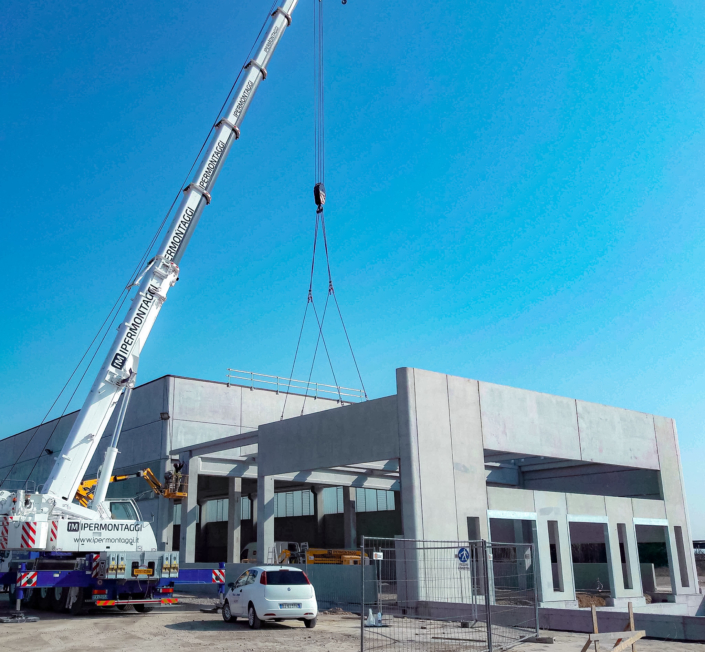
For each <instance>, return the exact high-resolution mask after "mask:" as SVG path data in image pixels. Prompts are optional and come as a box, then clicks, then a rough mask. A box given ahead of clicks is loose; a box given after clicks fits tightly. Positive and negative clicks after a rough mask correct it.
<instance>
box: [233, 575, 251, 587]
mask: <svg viewBox="0 0 705 652" xmlns="http://www.w3.org/2000/svg"><path fill="white" fill-rule="evenodd" d="M249 574H250V571H245V572H244V573H243V574H242V575H240V577H238V578H237V582H235V588H236V589H239V588H242V587H243V586H245V584H247V576H248V575H249Z"/></svg>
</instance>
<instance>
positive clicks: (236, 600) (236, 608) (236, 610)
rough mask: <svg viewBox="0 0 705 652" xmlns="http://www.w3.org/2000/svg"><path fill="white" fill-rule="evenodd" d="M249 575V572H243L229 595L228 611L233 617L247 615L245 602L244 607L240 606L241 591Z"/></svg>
mask: <svg viewBox="0 0 705 652" xmlns="http://www.w3.org/2000/svg"><path fill="white" fill-rule="evenodd" d="M249 573H250V571H245V572H244V573H243V574H242V575H240V577H238V578H237V581H236V582H235V586H234V587H233V589H232V591H231V593H230V611H231V612H232V614H233V616H245V615H247V602H245V606H244V607H243V606H242V600H243V598H242V590H243V588H244V587H245V584H246V583H247V576H248V575H249Z"/></svg>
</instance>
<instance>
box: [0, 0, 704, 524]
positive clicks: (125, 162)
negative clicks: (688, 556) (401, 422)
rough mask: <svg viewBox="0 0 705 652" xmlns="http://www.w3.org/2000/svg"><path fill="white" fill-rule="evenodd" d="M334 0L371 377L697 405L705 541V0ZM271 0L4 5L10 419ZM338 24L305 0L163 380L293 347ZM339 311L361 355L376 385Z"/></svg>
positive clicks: (1, 126) (45, 401) (111, 278)
mask: <svg viewBox="0 0 705 652" xmlns="http://www.w3.org/2000/svg"><path fill="white" fill-rule="evenodd" d="M326 1H327V2H328V4H327V6H326V32H327V33H326V92H327V97H326V107H327V116H326V120H327V179H326V180H327V188H328V198H329V200H328V204H327V209H328V210H327V220H328V229H329V237H330V241H331V247H332V255H333V273H334V276H335V280H336V281H337V282H336V288H337V293H338V297H339V300H340V302H341V305H342V307H343V309H344V313H345V315H346V318H347V319H346V320H347V323H348V327H349V331H350V334H351V337H352V339H353V342H354V344H355V348H356V352H357V354H358V358H359V361H360V364H361V367H362V371H363V378H364V379H365V382H366V384H367V389H368V392H369V394H370V395H371V396H373V397H376V396H383V395H386V394H391V393H393V392H394V391H395V385H394V369H395V368H396V367H400V366H415V367H423V368H427V369H432V370H436V371H441V372H448V373H451V374H457V375H460V376H466V377H470V378H478V379H481V380H487V381H491V382H496V383H502V384H506V385H513V386H517V387H524V388H529V389H533V390H538V391H543V392H549V393H554V394H561V395H565V396H570V397H576V398H580V399H585V400H588V401H596V402H600V403H606V404H610V405H616V406H620V407H625V408H630V409H635V410H641V411H644V412H651V413H656V414H664V415H667V416H672V417H675V418H676V420H677V423H678V426H679V435H680V441H681V451H682V457H683V464H684V472H685V477H686V483H687V490H688V497H689V503H690V508H691V513H692V515H693V529H694V535H695V536H697V537H701V538H705V523H704V522H703V517H704V516H705V506H703V505H702V493H703V488H704V486H705V474H703V473H702V460H703V454H704V453H705V443H703V436H702V433H703V415H704V414H705V397H704V395H703V381H704V380H705V374H704V372H703V370H704V369H705V353H704V350H703V341H704V333H703V324H704V323H705V293H704V292H703V289H702V288H703V277H704V272H705V235H704V234H703V229H702V216H703V212H704V211H703V209H704V206H703V204H704V203H705V195H704V194H703V189H702V188H703V182H702V179H703V176H704V173H705V142H704V141H705V130H704V129H703V113H704V111H705V93H704V86H703V79H705V76H704V72H705V70H704V68H705V62H704V57H705V6H703V4H702V3H701V2H696V1H692V2H689V1H686V0H683V1H675V2H668V1H665V0H661V1H657V2H650V3H646V2H644V3H634V2H626V1H624V2H622V1H610V2H602V3H598V2H579V1H575V2H565V3H560V4H558V3H553V2H539V3H537V2H533V1H531V2H530V1H515V2H506V1H501V2H500V1H496V2H492V1H483V2H470V3H468V2H459V1H455V0H449V1H447V2H443V3H438V2H428V1H426V2H420V1H418V0H406V1H405V2H401V1H400V0H387V1H385V2H370V1H369V0H349V2H348V4H347V5H346V6H342V5H341V4H340V2H338V0H326ZM268 7H269V0H257V1H254V0H252V1H248V2H221V1H220V0H214V1H213V2H210V3H199V4H195V3H192V2H187V1H185V0H169V1H168V2H166V1H157V2H151V3H144V2H135V1H134V0H127V1H126V2H122V3H108V4H106V3H104V2H92V1H90V0H89V1H87V2H81V3H77V2H72V1H71V0H69V1H67V2H61V3H56V2H48V1H42V0H36V1H34V2H31V3H26V2H18V1H16V0H10V2H9V3H6V4H5V9H4V10H3V21H2V24H1V25H0V40H1V41H2V43H3V47H2V48H1V49H0V83H1V86H0V97H1V98H2V101H1V102H0V147H1V148H2V152H3V156H2V159H1V161H0V165H1V166H2V170H0V184H2V197H3V209H2V224H3V237H2V238H1V239H0V247H1V253H2V259H3V262H4V283H3V310H2V312H1V316H0V334H1V335H2V341H3V346H2V347H1V348H0V368H2V391H1V392H0V414H2V417H3V418H2V422H1V423H0V436H6V435H10V434H12V433H15V432H17V431H20V430H22V429H24V428H27V427H30V426H32V425H34V424H36V423H37V422H38V421H39V420H40V419H41V417H42V416H43V414H44V412H45V411H46V409H47V408H48V406H49V405H50V404H51V402H52V400H53V398H54V397H55V395H56V393H57V392H58V391H59V389H60V388H61V386H62V385H63V383H64V381H65V379H66V377H67V376H68V374H69V373H70V370H71V369H72V368H73V365H74V364H75V362H76V361H77V359H78V358H79V357H80V355H81V353H82V351H83V349H84V348H85V347H86V346H87V344H88V343H89V341H90V339H91V338H92V336H93V334H94V332H95V330H96V329H97V327H98V326H99V325H100V323H101V322H102V319H103V316H104V315H105V313H106V312H107V310H108V309H109V307H110V306H111V305H112V303H113V300H114V297H115V295H116V294H118V293H119V291H120V289H121V287H122V286H123V285H124V283H125V281H126V280H127V276H128V275H129V270H130V269H132V267H133V266H134V264H135V262H136V260H137V259H138V258H139V255H140V253H141V251H142V249H143V248H144V246H145V245H146V243H147V241H148V240H149V238H150V237H151V234H152V233H153V232H154V230H155V228H156V226H157V225H158V224H159V222H160V221H161V218H162V216H163V214H164V212H165V211H166V209H167V208H168V206H169V204H170V202H171V199H172V197H173V195H174V193H175V191H176V190H177V189H178V188H179V184H180V183H181V182H182V180H183V177H184V175H185V173H186V171H187V170H188V168H189V166H190V164H191V161H192V159H193V157H194V156H195V154H196V152H197V151H198V149H199V147H200V144H201V141H202V140H203V138H204V136H205V134H206V132H207V131H208V128H209V127H210V125H211V124H212V121H213V119H214V118H215V114H216V112H217V109H218V107H219V106H220V104H221V102H222V100H223V98H224V96H225V94H226V93H227V91H228V89H229V88H230V85H231V83H232V80H233V79H234V77H235V75H236V74H237V70H238V68H239V66H240V65H241V64H242V62H243V60H244V58H245V55H246V53H247V52H248V50H249V48H250V45H251V43H252V40H253V39H254V36H255V34H256V33H257V31H258V29H259V25H260V24H261V22H262V19H263V15H264V14H265V13H266V10H267V8H268ZM311 36H312V28H311V0H301V2H300V5H299V7H298V9H297V10H296V12H295V15H294V24H293V26H292V28H291V29H290V30H288V31H287V33H286V35H285V37H284V40H283V42H282V44H281V46H280V48H279V49H278V50H277V52H276V54H275V57H274V60H273V62H272V64H271V65H270V67H269V73H270V74H269V77H268V78H267V80H266V82H264V84H263V85H262V86H261V89H260V93H259V95H258V96H257V97H256V99H255V101H254V104H253V106H252V108H251V110H250V113H249V114H248V116H247V118H246V120H245V123H244V126H243V134H242V138H241V140H240V141H239V142H238V143H237V145H236V146H235V147H234V149H233V152H232V154H231V156H230V159H229V160H228V162H227V164H226V168H225V171H224V172H223V174H222V175H221V177H220V179H219V181H218V184H217V186H216V189H215V192H214V200H213V203H212V204H211V206H210V207H208V208H207V209H206V212H205V213H204V217H203V219H202V220H201V223H200V225H199V227H198V229H197V231H196V235H195V236H194V238H193V240H192V243H191V245H190V248H189V251H188V252H187V254H186V256H185V257H184V260H183V261H182V273H181V280H180V282H179V284H178V285H177V286H176V288H174V290H172V292H171V294H170V295H169V299H168V301H167V303H166V305H165V307H164V309H163V311H162V313H161V316H160V318H159V320H158V322H157V324H156V326H155V328H154V330H153V332H152V336H151V339H150V341H149V343H148V345H147V347H146V349H145V351H144V354H143V356H142V361H141V365H140V381H141V382H145V381H147V380H149V379H152V378H155V377H159V376H161V375H163V374H178V375H185V376H194V377H199V378H209V379H213V380H224V378H225V369H226V367H237V368H240V369H248V370H249V369H252V370H255V371H259V372H263V373H271V374H280V375H287V374H288V372H289V370H290V367H291V360H292V355H293V349H294V345H295V342H296V336H297V334H298V328H299V324H300V319H301V314H302V312H303V308H304V305H305V299H306V289H307V282H308V279H307V275H308V265H309V260H310V245H311V235H312V233H311V232H312V225H313V214H314V206H313V202H312V191H311V188H312V183H313V172H312V169H313V83H312V38H311ZM318 280H319V291H320V292H319V296H320V301H321V302H322V301H323V298H324V293H325V283H324V280H323V279H320V278H319V279H318ZM330 326H331V329H330V343H331V347H332V349H333V353H334V359H335V360H337V361H338V364H337V365H336V367H337V368H338V369H339V381H340V382H341V383H343V384H347V385H351V386H353V387H354V386H357V384H358V383H357V379H356V376H355V374H354V369H353V367H352V366H351V364H350V361H349V356H348V355H347V353H346V349H345V347H344V342H343V340H342V338H341V335H340V330H339V328H336V323H335V322H334V321H331V323H330ZM313 339H314V332H313V330H309V331H308V333H307V334H306V346H305V348H304V352H303V354H302V361H304V362H305V363H306V364H303V363H302V364H301V365H300V366H299V367H298V368H297V373H296V375H297V376H298V377H300V376H301V375H302V374H306V373H307V364H308V363H310V360H311V344H312V342H313ZM89 377H90V374H89ZM314 378H315V379H318V380H320V381H321V382H326V381H327V380H329V379H330V374H329V372H327V370H326V368H325V366H324V365H323V364H321V365H317V367H316V370H315V371H314ZM86 391H87V386H83V387H82V388H81V389H79V392H78V394H77V400H76V401H75V402H74V403H73V404H72V406H71V408H75V407H78V406H79V405H80V401H79V400H78V398H79V397H80V400H81V401H82V400H83V398H84V396H85V393H86Z"/></svg>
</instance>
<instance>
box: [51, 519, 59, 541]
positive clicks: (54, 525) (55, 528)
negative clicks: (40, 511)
mask: <svg viewBox="0 0 705 652" xmlns="http://www.w3.org/2000/svg"><path fill="white" fill-rule="evenodd" d="M58 538H59V522H58V521H52V522H51V527H50V528H49V543H56V540H57V539H58Z"/></svg>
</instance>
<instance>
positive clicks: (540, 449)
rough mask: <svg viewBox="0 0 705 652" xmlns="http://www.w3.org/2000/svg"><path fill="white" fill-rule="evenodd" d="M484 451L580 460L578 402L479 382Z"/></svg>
mask: <svg viewBox="0 0 705 652" xmlns="http://www.w3.org/2000/svg"><path fill="white" fill-rule="evenodd" d="M480 404H481V406H482V433H483V437H484V444H485V448H488V449H491V450H498V451H511V452H516V453H525V454H527V455H545V456H550V457H559V458H562V459H567V460H579V459H581V457H580V441H579V437H578V426H577V420H576V416H575V401H574V400H573V399H569V398H563V397H562V396H552V395H550V394H541V393H539V392H531V391H528V390H525V389H516V388H514V387H505V386H503V385H494V384H492V383H483V382H481V383H480Z"/></svg>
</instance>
